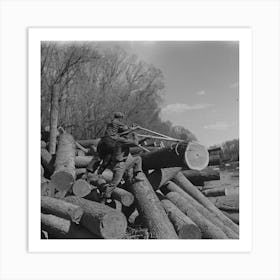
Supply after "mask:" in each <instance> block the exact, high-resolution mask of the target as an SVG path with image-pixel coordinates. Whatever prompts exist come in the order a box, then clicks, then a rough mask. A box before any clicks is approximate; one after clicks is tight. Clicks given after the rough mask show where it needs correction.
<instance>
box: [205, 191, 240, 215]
mask: <svg viewBox="0 0 280 280" xmlns="http://www.w3.org/2000/svg"><path fill="white" fill-rule="evenodd" d="M209 199H210V201H211V202H212V203H213V204H214V205H215V206H216V207H217V208H219V209H220V210H225V211H239V195H229V196H217V197H209Z"/></svg>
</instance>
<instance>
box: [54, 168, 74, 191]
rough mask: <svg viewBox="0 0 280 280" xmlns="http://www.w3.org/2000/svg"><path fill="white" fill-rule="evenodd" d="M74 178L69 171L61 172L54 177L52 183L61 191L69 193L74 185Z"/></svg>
mask: <svg viewBox="0 0 280 280" xmlns="http://www.w3.org/2000/svg"><path fill="white" fill-rule="evenodd" d="M74 180H75V179H74V177H73V176H72V175H71V174H70V173H68V172H67V171H59V172H56V173H55V174H53V175H52V177H51V183H52V185H53V186H54V187H55V188H56V189H57V190H59V191H67V190H69V188H70V187H71V186H72V184H73V183H74Z"/></svg>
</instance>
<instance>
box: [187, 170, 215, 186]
mask: <svg viewBox="0 0 280 280" xmlns="http://www.w3.org/2000/svg"><path fill="white" fill-rule="evenodd" d="M182 173H183V174H184V175H185V176H186V178H187V179H188V180H189V181H190V182H191V183H192V184H193V185H195V186H203V185H204V182H207V181H214V180H220V173H219V172H218V171H216V170H213V169H212V168H209V167H208V168H205V169H203V170H201V171H198V170H183V171H182Z"/></svg>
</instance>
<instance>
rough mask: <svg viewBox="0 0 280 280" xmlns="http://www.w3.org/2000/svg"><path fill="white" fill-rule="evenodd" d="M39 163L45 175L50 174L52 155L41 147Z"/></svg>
mask: <svg viewBox="0 0 280 280" xmlns="http://www.w3.org/2000/svg"><path fill="white" fill-rule="evenodd" d="M41 165H42V166H43V167H44V170H45V176H46V177H49V176H51V174H52V173H53V171H54V167H53V160H52V155H51V154H50V153H49V152H48V150H47V149H45V148H41Z"/></svg>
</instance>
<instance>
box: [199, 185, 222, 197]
mask: <svg viewBox="0 0 280 280" xmlns="http://www.w3.org/2000/svg"><path fill="white" fill-rule="evenodd" d="M202 193H203V194H204V195H205V196H211V197H213V196H222V195H225V194H226V193H225V187H223V188H212V189H207V190H202Z"/></svg>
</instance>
